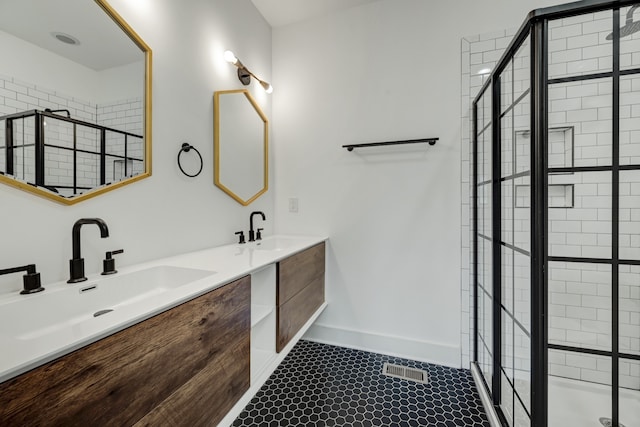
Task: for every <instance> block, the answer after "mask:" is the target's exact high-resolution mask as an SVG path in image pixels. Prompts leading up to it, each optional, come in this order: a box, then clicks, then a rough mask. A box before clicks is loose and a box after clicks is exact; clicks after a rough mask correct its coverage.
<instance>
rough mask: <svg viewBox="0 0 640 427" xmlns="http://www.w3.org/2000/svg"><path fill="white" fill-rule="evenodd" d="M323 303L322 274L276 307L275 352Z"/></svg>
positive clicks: (280, 348)
mask: <svg viewBox="0 0 640 427" xmlns="http://www.w3.org/2000/svg"><path fill="white" fill-rule="evenodd" d="M323 302H324V274H322V275H321V276H320V277H317V278H316V279H315V280H314V281H313V282H311V283H310V284H309V286H307V287H305V288H304V289H303V290H302V291H300V292H298V293H297V294H296V295H294V296H293V297H292V298H291V299H290V300H289V301H287V302H286V303H284V304H282V305H280V306H278V313H277V317H278V320H277V323H278V333H277V337H276V351H277V352H280V351H281V350H282V349H283V348H284V347H285V346H286V345H287V344H288V343H289V341H290V340H291V338H293V337H294V336H295V334H296V333H298V331H299V330H300V328H302V326H304V324H305V323H307V320H309V318H310V317H311V316H312V315H313V313H315V312H316V310H317V309H318V308H319V307H320V306H321V305H322V303H323Z"/></svg>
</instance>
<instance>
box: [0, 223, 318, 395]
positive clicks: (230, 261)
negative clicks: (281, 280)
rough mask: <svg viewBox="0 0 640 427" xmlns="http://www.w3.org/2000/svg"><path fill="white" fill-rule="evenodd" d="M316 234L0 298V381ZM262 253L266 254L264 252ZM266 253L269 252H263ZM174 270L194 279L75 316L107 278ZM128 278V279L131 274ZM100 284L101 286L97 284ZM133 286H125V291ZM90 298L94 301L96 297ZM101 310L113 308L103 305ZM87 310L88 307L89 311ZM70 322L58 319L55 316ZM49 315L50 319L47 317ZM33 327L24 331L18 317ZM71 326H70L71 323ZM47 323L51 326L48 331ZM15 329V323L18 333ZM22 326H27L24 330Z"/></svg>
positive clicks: (312, 240) (284, 253) (275, 257)
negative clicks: (194, 274) (194, 273)
mask: <svg viewBox="0 0 640 427" xmlns="http://www.w3.org/2000/svg"><path fill="white" fill-rule="evenodd" d="M325 240H327V238H326V237H319V236H282V235H279V236H270V237H267V238H265V239H263V240H262V241H261V242H257V243H247V244H243V245H240V244H233V245H226V246H219V247H214V248H210V249H204V250H200V251H196V252H190V253H186V254H181V255H176V256H172V257H168V258H163V259H158V260H154V261H151V262H146V263H143V264H137V265H134V266H129V267H125V268H118V273H117V274H115V275H113V276H101V275H99V274H94V275H91V276H88V280H87V281H85V282H81V283H76V284H67V283H66V282H58V283H52V284H47V283H44V284H43V286H44V287H45V289H46V290H45V291H44V292H40V293H37V294H32V295H19V294H17V293H16V295H9V296H4V297H2V298H1V299H0V343H1V345H0V349H1V350H0V382H3V381H6V380H8V379H10V378H13V377H15V376H17V375H19V374H21V373H24V372H26V371H28V370H30V369H33V368H35V367H37V366H39V365H42V364H44V363H46V362H49V361H51V360H54V359H56V358H58V357H60V356H62V355H64V354H67V353H70V352H72V351H74V350H77V349H79V348H81V347H84V346H86V345H87V344H90V343H93V342H95V341H98V340H100V339H102V338H104V337H106V336H109V335H112V334H113V333H115V332H118V331H120V330H122V329H125V328H127V327H129V326H131V325H134V324H136V323H139V322H141V321H142V320H145V319H148V318H150V317H152V316H155V315H157V314H159V313H161V312H163V311H166V310H168V309H170V308H172V307H175V306H177V305H179V304H182V303H183V302H186V301H188V300H191V299H193V298H195V297H198V296H200V295H203V294H205V293H207V292H209V291H211V290H213V289H216V288H218V287H220V286H222V285H225V284H227V283H229V282H232V281H234V280H236V279H238V278H240V277H243V276H246V275H247V274H250V273H251V272H254V271H257V270H259V269H261V268H263V267H265V266H267V265H269V264H273V263H275V262H278V261H280V260H281V259H284V258H286V257H288V256H290V255H292V254H294V253H297V252H300V251H302V250H304V249H307V248H309V247H311V246H314V245H316V244H318V243H320V242H322V241H325ZM265 249H266V250H265ZM269 249H270V250H269ZM160 266H162V267H169V268H171V267H176V268H177V269H176V270H179V269H180V268H183V269H196V270H200V271H199V272H198V274H199V276H198V277H199V278H198V279H197V280H194V281H190V282H188V283H187V284H185V285H183V286H180V287H177V288H171V289H163V290H162V291H161V292H148V293H146V294H143V295H141V298H139V299H137V300H135V302H131V301H133V300H134V299H130V300H129V302H128V303H127V304H126V305H122V306H118V305H117V304H116V306H114V307H116V308H115V309H114V311H112V312H110V313H108V315H103V316H99V317H93V315H92V314H91V315H90V316H86V314H85V313H82V316H79V315H75V314H74V312H78V311H79V310H82V308H83V307H82V302H83V301H82V299H81V298H84V296H82V295H81V296H79V295H80V294H81V292H80V290H81V289H86V288H88V287H91V286H94V285H97V286H98V287H99V289H100V292H109V280H110V279H113V278H116V279H117V278H118V277H126V275H127V274H131V273H134V274H135V273H137V272H144V270H147V269H152V268H154V267H160ZM132 277H133V276H132ZM101 285H104V286H101ZM131 288H135V284H132V285H131V286H129V287H127V292H128V293H131ZM100 295H101V294H99V293H95V294H93V298H94V302H95V298H96V296H98V297H99V296H100ZM103 308H105V309H109V308H113V307H110V306H109V304H108V303H106V304H105V307H103ZM90 310H91V311H92V312H93V309H90ZM67 312H68V313H69V314H68V316H69V317H70V318H72V317H73V316H76V317H75V319H79V318H80V317H82V319H83V320H78V321H75V320H73V319H70V321H69V323H70V324H69V325H68V326H67V325H66V321H60V319H61V318H62V317H61V316H65V313H67ZM53 314H55V317H56V319H57V320H56V321H55V322H53V321H51V320H48V317H47V316H52V315H53ZM30 316H31V317H30ZM25 318H28V319H30V320H32V323H33V324H34V325H39V326H38V327H37V328H34V330H32V331H31V330H29V329H28V328H29V325H27V326H24V323H20V322H24V319H25ZM74 321H75V322H76V323H73V322H74ZM50 323H55V325H54V326H53V327H50ZM15 325H20V327H21V328H22V330H19V328H18V327H17V326H15ZM24 328H27V329H26V331H25V329H24Z"/></svg>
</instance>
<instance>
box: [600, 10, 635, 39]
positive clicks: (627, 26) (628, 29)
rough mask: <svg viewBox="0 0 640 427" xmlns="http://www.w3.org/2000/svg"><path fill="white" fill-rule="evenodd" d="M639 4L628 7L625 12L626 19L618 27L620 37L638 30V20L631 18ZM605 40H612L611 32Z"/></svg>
mask: <svg viewBox="0 0 640 427" xmlns="http://www.w3.org/2000/svg"><path fill="white" fill-rule="evenodd" d="M639 7H640V5H637V4H636V5H633V6H631V7H630V8H629V11H628V12H627V19H626V20H625V23H624V26H622V27H620V37H621V38H622V37H628V36H630V35H632V34H634V33H637V32H638V31H640V21H634V20H633V13H634V12H635V11H636V9H637V8H639ZM607 40H613V32H611V33H610V34H609V35H608V36H607Z"/></svg>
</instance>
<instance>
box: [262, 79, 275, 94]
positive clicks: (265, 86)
mask: <svg viewBox="0 0 640 427" xmlns="http://www.w3.org/2000/svg"><path fill="white" fill-rule="evenodd" d="M260 86H262V88H263V89H264V91H265V92H267V93H271V92H273V86H271V85H270V84H269V83H267V82H263V81H262V80H260Z"/></svg>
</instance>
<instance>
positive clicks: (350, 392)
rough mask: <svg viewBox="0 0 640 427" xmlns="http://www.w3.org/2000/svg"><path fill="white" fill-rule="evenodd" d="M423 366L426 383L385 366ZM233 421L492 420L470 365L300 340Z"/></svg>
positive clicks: (439, 425)
mask: <svg viewBox="0 0 640 427" xmlns="http://www.w3.org/2000/svg"><path fill="white" fill-rule="evenodd" d="M385 362H387V363H391V364H396V365H402V366H407V367H410V368H415V369H422V370H425V371H426V372H427V375H428V382H427V383H426V384H422V383H418V382H414V381H409V380H404V379H399V378H393V377H389V376H386V375H383V374H382V368H383V365H384V363H385ZM233 426H236V427H243V426H264V427H267V426H268V427H280V426H346V427H364V426H393V427H395V426H399V427H404V426H435V427H452V426H465V427H476V426H477V427H480V426H482V427H485V426H486V427H488V426H489V422H488V421H487V417H486V415H485V412H484V409H483V407H482V402H481V401H480V397H479V395H478V393H477V391H476V388H475V384H474V382H473V378H472V377H471V372H470V371H468V370H465V369H454V368H447V367H444V366H439V365H433V364H429V363H422V362H415V361H412V360H406V359H400V358H397V357H391V356H385V355H382V354H376V353H369V352H366V351H361V350H354V349H349V348H343V347H336V346H332V345H326V344H320V343H316V342H311V341H305V340H301V341H299V342H298V344H296V346H295V347H294V348H293V350H292V351H291V352H290V353H289V354H288V355H287V357H286V358H285V359H284V361H283V362H282V364H281V365H280V366H279V367H278V368H277V369H276V371H275V372H274V373H273V375H271V377H269V379H268V380H267V382H266V383H265V384H264V386H263V387H262V388H261V389H260V390H259V391H258V393H256V395H255V397H254V398H253V399H252V400H251V402H249V404H248V405H247V407H246V408H245V409H244V411H242V413H241V414H240V416H239V417H238V418H237V419H236V420H235V421H234V423H233Z"/></svg>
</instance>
